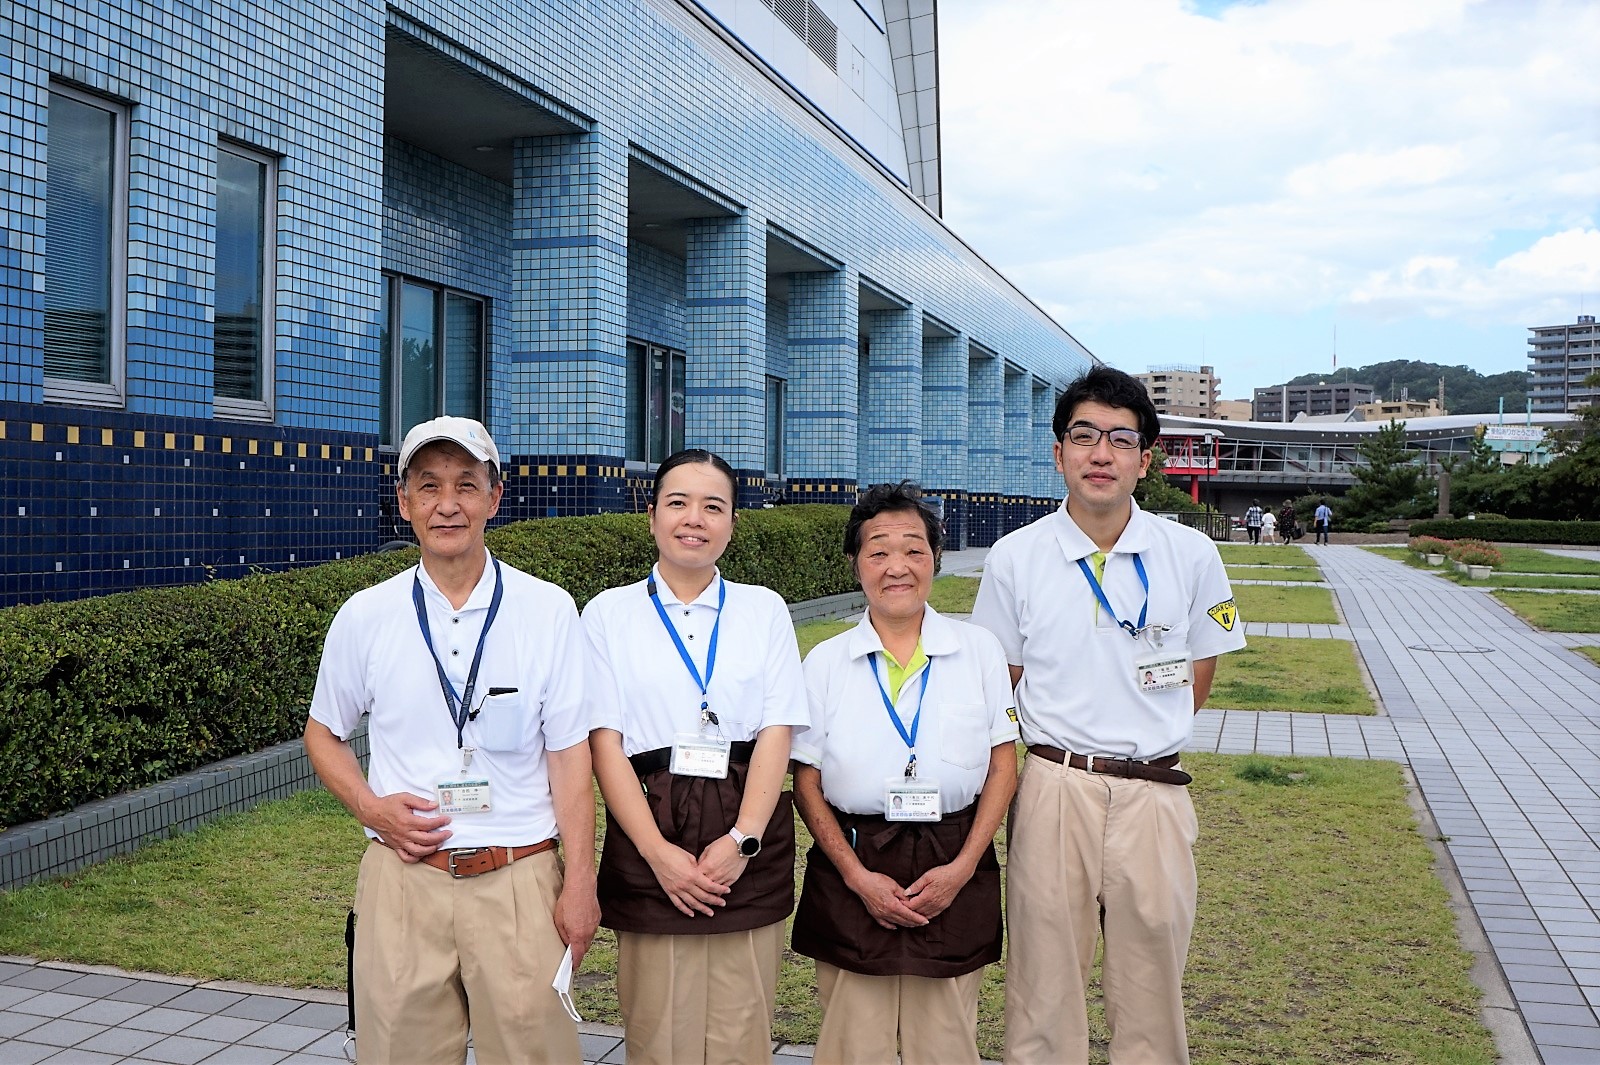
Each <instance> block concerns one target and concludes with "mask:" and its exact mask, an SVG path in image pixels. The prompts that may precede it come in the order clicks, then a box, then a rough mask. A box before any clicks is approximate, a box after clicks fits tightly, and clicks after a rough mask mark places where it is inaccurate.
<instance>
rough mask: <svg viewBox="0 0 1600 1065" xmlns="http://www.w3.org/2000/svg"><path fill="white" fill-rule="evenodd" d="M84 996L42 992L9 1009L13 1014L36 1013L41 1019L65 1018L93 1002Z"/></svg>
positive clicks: (14, 1004)
mask: <svg viewBox="0 0 1600 1065" xmlns="http://www.w3.org/2000/svg"><path fill="white" fill-rule="evenodd" d="M93 1001H94V999H92V998H84V997H83V996H82V995H63V994H61V993H60V992H59V991H41V992H39V993H38V994H37V995H34V996H32V997H31V998H25V999H23V1000H22V1001H21V1002H17V1003H13V1004H12V1005H11V1006H8V1007H7V1008H8V1009H10V1010H11V1011H12V1012H13V1013H36V1014H38V1015H39V1016H41V1017H65V1016H66V1015H67V1014H69V1013H71V1012H72V1011H73V1010H76V1009H82V1008H83V1007H84V1006H87V1005H88V1004H89V1003H91V1002H93Z"/></svg>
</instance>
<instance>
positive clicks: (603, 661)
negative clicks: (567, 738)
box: [583, 585, 631, 732]
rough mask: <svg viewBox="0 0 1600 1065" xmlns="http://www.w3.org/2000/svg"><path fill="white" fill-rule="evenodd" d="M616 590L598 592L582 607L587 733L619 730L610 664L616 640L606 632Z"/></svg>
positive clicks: (620, 717)
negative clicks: (589, 731)
mask: <svg viewBox="0 0 1600 1065" xmlns="http://www.w3.org/2000/svg"><path fill="white" fill-rule="evenodd" d="M629 587H631V585H630V586H629ZM616 591H617V590H616V589H609V590H607V591H604V592H601V593H600V594H599V595H597V596H595V597H594V598H593V599H591V600H589V603H588V605H587V606H585V607H584V608H583V633H584V643H585V645H586V646H587V648H588V653H587V655H586V659H585V661H586V666H587V668H586V670H585V673H586V680H587V685H586V693H585V694H586V696H587V698H588V700H589V728H590V730H591V731H592V730H594V729H597V728H608V729H612V730H614V731H616V732H621V731H623V713H622V692H621V689H620V688H619V687H618V684H617V671H616V669H615V668H614V664H613V663H612V661H611V654H612V648H613V645H614V644H615V643H616V642H617V641H616V639H615V638H614V636H613V635H612V633H611V631H610V630H611V623H612V621H613V618H612V612H611V611H610V610H609V609H608V604H609V600H611V599H612V598H615V595H614V593H615V592H616Z"/></svg>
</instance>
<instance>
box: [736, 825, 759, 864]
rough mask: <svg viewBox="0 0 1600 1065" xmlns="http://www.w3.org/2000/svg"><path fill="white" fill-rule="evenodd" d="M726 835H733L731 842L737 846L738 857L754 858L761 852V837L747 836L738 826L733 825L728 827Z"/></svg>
mask: <svg viewBox="0 0 1600 1065" xmlns="http://www.w3.org/2000/svg"><path fill="white" fill-rule="evenodd" d="M728 835H729V836H732V837H733V842H734V844H735V845H737V846H738V848H739V857H741V858H754V857H755V856H756V855H758V854H760V853H761V837H760V836H747V835H745V834H744V833H743V832H740V831H739V826H738V825H734V826H733V827H732V828H730V829H728Z"/></svg>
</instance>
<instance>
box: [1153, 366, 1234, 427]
mask: <svg viewBox="0 0 1600 1065" xmlns="http://www.w3.org/2000/svg"><path fill="white" fill-rule="evenodd" d="M1134 376H1135V377H1137V378H1138V379H1139V380H1140V381H1143V382H1144V387H1145V391H1147V392H1149V393H1150V399H1151V400H1152V401H1154V403H1155V405H1156V410H1157V411H1159V412H1160V413H1162V414H1181V415H1182V416H1184V417H1185V418H1211V417H1215V416H1216V412H1217V395H1218V390H1219V387H1220V386H1221V384H1222V378H1220V377H1218V376H1217V373H1216V370H1215V369H1213V368H1212V367H1210V366H1152V367H1150V371H1149V372H1148V373H1141V374H1134Z"/></svg>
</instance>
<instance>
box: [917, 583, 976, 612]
mask: <svg viewBox="0 0 1600 1065" xmlns="http://www.w3.org/2000/svg"><path fill="white" fill-rule="evenodd" d="M977 598H978V578H977V577H955V576H944V577H935V578H934V579H933V588H932V590H931V591H930V592H929V593H928V605H929V606H931V607H933V609H935V610H937V611H938V612H939V613H941V614H970V613H972V604H973V603H974V602H975V601H976V600H977Z"/></svg>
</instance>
